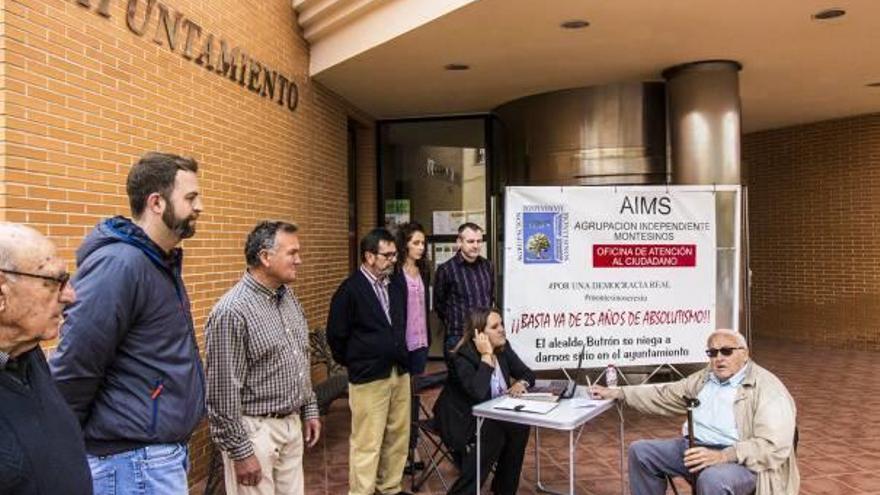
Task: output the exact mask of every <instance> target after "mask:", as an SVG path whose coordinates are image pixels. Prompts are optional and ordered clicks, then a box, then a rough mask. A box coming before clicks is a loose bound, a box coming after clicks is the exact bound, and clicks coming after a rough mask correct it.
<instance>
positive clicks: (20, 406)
mask: <svg viewBox="0 0 880 495" xmlns="http://www.w3.org/2000/svg"><path fill="white" fill-rule="evenodd" d="M16 361H18V362H19V366H20V367H22V368H24V369H25V370H26V371H25V375H26V376H27V385H24V384H22V383H21V382H19V381H16V379H14V378H13V377H12V376H11V375H10V373H9V372H6V371H0V494H2V495H7V494H9V495H12V494H16V495H38V494H39V495H54V494H56V493H64V494H67V495H91V493H92V477H91V473H90V472H89V463H88V461H86V449H85V446H84V445H83V440H82V432H81V431H80V428H79V424H78V423H77V421H76V417H74V415H73V413H71V412H70V408H68V407H67V404H66V403H65V402H64V399H63V398H62V397H61V394H59V393H58V390H57V389H56V388H55V384H54V383H52V377H51V375H49V367H48V366H46V358H45V357H44V356H43V351H42V350H41V349H40V348H35V349H33V350H31V351H28V352H26V353H24V354H22V355H21V356H19V357H18V358H17V359H16Z"/></svg>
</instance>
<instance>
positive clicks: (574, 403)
mask: <svg viewBox="0 0 880 495" xmlns="http://www.w3.org/2000/svg"><path fill="white" fill-rule="evenodd" d="M603 402H605V401H604V400H601V399H598V400H597V399H587V398H582V397H576V398H574V399H571V407H598V406H599V404H601V403H603Z"/></svg>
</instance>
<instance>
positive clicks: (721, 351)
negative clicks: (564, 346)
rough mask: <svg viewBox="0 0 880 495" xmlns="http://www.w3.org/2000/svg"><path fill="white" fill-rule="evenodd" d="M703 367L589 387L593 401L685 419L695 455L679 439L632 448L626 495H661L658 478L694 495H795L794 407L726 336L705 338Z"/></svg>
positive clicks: (738, 341)
mask: <svg viewBox="0 0 880 495" xmlns="http://www.w3.org/2000/svg"><path fill="white" fill-rule="evenodd" d="M706 354H707V355H708V357H709V366H707V367H706V368H704V369H703V370H701V371H698V372H696V373H694V374H692V375H691V376H689V377H687V378H684V379H682V380H679V381H677V382H673V383H665V384H662V385H644V386H633V387H620V388H605V387H600V386H593V387H592V388H591V392H592V393H593V395H594V396H596V397H601V398H604V399H618V400H622V401H624V402H625V403H626V404H627V405H628V406H631V407H633V408H635V409H636V410H638V411H640V412H643V413H646V414H661V415H673V414H685V413H686V411H687V409H686V400H687V399H692V398H696V399H698V400H699V405H698V406H697V407H696V409H694V411H693V418H694V438H695V440H696V444H697V446H696V447H693V448H688V440H687V438H685V435H686V434H687V424H686V423H685V424H684V425H683V426H682V436H680V437H678V438H674V439H668V440H639V441H636V442H633V444H632V445H630V448H629V482H630V490H631V491H632V493H633V495H651V494H657V495H660V494H663V493H666V476H667V475H671V476H683V477H685V478H686V479H688V480H689V481H690V482H692V483H694V482H695V487H696V492H697V493H698V494H715V493H726V494H735V495H747V494H750V493H755V494H756V495H771V494H772V495H778V494H796V493H798V487H799V484H800V478H799V475H798V470H797V460H796V457H795V451H794V441H795V418H796V415H797V410H796V408H795V403H794V400H793V399H792V397H791V395H790V394H789V393H788V390H787V389H786V388H785V385H783V384H782V382H781V381H780V380H779V379H778V378H777V377H776V376H775V375H774V374H773V373H771V372H769V371H767V370H766V369H764V368H762V367H760V366H758V365H757V364H756V363H754V362H753V361H751V360H750V359H749V349H748V346H747V344H746V341H745V338H743V336H742V334H740V333H739V332H735V331H732V330H716V331H715V332H713V333H712V334H711V335H709V338H708V341H707V349H706Z"/></svg>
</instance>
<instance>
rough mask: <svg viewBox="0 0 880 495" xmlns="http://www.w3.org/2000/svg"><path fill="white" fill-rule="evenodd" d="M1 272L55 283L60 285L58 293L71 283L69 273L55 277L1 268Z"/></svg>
mask: <svg viewBox="0 0 880 495" xmlns="http://www.w3.org/2000/svg"><path fill="white" fill-rule="evenodd" d="M0 272H3V273H8V274H10V275H21V276H22V277H32V278H40V279H43V280H49V281H51V282H55V283H57V284H58V292H64V289H65V287H67V283H68V282H70V274H69V273H67V272H62V273H61V274H59V275H55V276H52V275H40V274H39V273H25V272H17V271H15V270H4V269H2V268H0Z"/></svg>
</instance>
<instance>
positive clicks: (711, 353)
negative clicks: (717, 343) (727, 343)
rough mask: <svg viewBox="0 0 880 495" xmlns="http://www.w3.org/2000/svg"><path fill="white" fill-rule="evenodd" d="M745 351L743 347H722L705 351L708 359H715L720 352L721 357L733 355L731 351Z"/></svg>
mask: <svg viewBox="0 0 880 495" xmlns="http://www.w3.org/2000/svg"><path fill="white" fill-rule="evenodd" d="M739 349H745V347H722V348H721V349H714V348H712V347H710V348H708V349H706V355H707V356H709V357H710V358H713V357H717V356H718V353H719V352H720V353H721V355H722V356H730V355H731V354H733V351H736V350H739Z"/></svg>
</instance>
